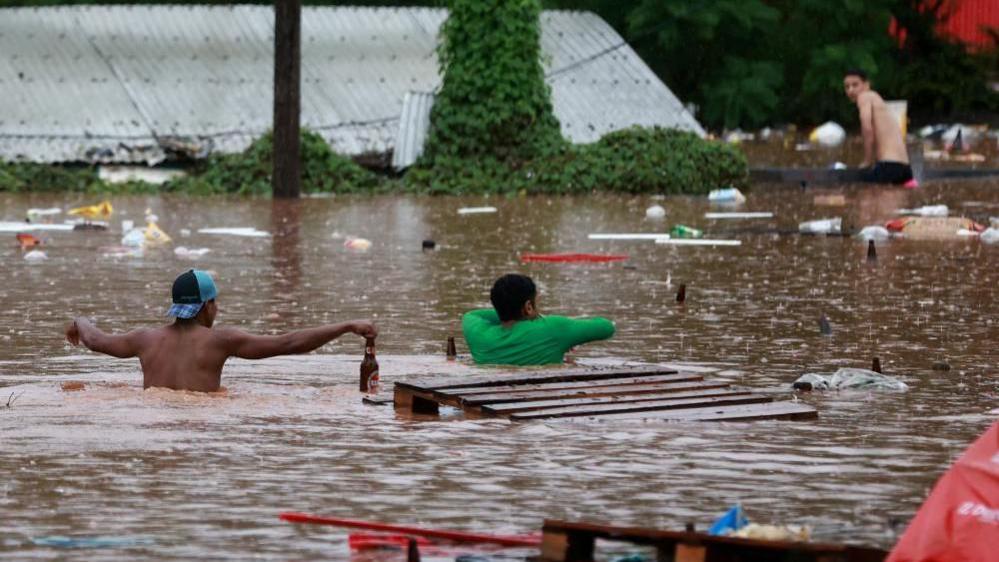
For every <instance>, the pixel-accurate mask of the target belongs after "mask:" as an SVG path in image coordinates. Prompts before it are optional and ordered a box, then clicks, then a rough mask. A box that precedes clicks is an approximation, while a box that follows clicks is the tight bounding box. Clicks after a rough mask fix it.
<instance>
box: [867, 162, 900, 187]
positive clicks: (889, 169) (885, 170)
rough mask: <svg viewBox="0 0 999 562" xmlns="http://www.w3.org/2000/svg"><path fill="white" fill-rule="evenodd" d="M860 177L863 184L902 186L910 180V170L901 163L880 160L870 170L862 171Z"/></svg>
mask: <svg viewBox="0 0 999 562" xmlns="http://www.w3.org/2000/svg"><path fill="white" fill-rule="evenodd" d="M861 177H862V179H863V180H864V181H865V182H869V183H893V184H902V183H905V182H907V181H909V180H911V179H912V168H911V167H910V166H909V165H908V164H904V163H902V162H889V161H887V160H882V161H880V162H878V163H877V164H875V165H874V166H872V167H871V168H868V169H867V170H864V173H863V176H861Z"/></svg>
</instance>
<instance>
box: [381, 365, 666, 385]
mask: <svg viewBox="0 0 999 562" xmlns="http://www.w3.org/2000/svg"><path fill="white" fill-rule="evenodd" d="M676 372H677V370H676V369H671V368H669V367H663V366H659V365H652V366H649V367H617V368H613V369H592V368H590V369H545V370H537V371H522V372H515V373H503V372H501V371H497V372H496V373H495V374H491V375H488V376H482V377H470V378H466V379H462V380H461V382H454V381H451V382H442V381H441V380H440V378H429V379H420V380H413V381H408V382H397V383H396V384H404V385H407V386H412V387H417V388H423V389H427V390H445V389H457V388H472V387H476V386H508V385H512V384H541V383H546V382H568V381H583V380H600V379H619V378H627V377H641V376H653V375H672V374H675V373H676Z"/></svg>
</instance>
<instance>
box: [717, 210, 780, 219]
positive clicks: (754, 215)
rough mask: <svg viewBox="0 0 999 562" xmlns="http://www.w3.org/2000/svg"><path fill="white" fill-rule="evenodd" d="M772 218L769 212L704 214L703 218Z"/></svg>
mask: <svg viewBox="0 0 999 562" xmlns="http://www.w3.org/2000/svg"><path fill="white" fill-rule="evenodd" d="M773 216H774V214H773V213H771V212H763V211H761V212H756V213H704V218H706V219H715V220H717V219H772V218H773Z"/></svg>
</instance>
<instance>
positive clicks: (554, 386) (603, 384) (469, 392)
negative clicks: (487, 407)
mask: <svg viewBox="0 0 999 562" xmlns="http://www.w3.org/2000/svg"><path fill="white" fill-rule="evenodd" d="M700 380H704V377H703V376H702V375H697V374H682V375H681V374H676V375H653V376H648V377H631V378H626V379H610V380H607V381H602V380H600V381H592V380H590V381H575V382H551V383H543V384H518V385H511V386H493V387H475V388H473V389H464V388H459V389H456V390H451V389H434V391H435V392H440V393H441V394H449V395H461V396H475V395H479V394H498V393H502V392H528V391H532V390H563V389H569V388H607V387H610V386H621V385H629V384H653V383H660V382H692V381H700Z"/></svg>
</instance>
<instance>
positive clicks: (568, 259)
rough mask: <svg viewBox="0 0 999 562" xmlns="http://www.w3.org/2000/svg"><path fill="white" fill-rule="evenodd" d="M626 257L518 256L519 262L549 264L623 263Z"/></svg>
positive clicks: (616, 255)
mask: <svg viewBox="0 0 999 562" xmlns="http://www.w3.org/2000/svg"><path fill="white" fill-rule="evenodd" d="M626 259H628V256H626V255H622V254H520V261H522V262H524V263H527V262H534V261H539V262H549V263H606V262H611V261H623V260H626Z"/></svg>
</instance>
